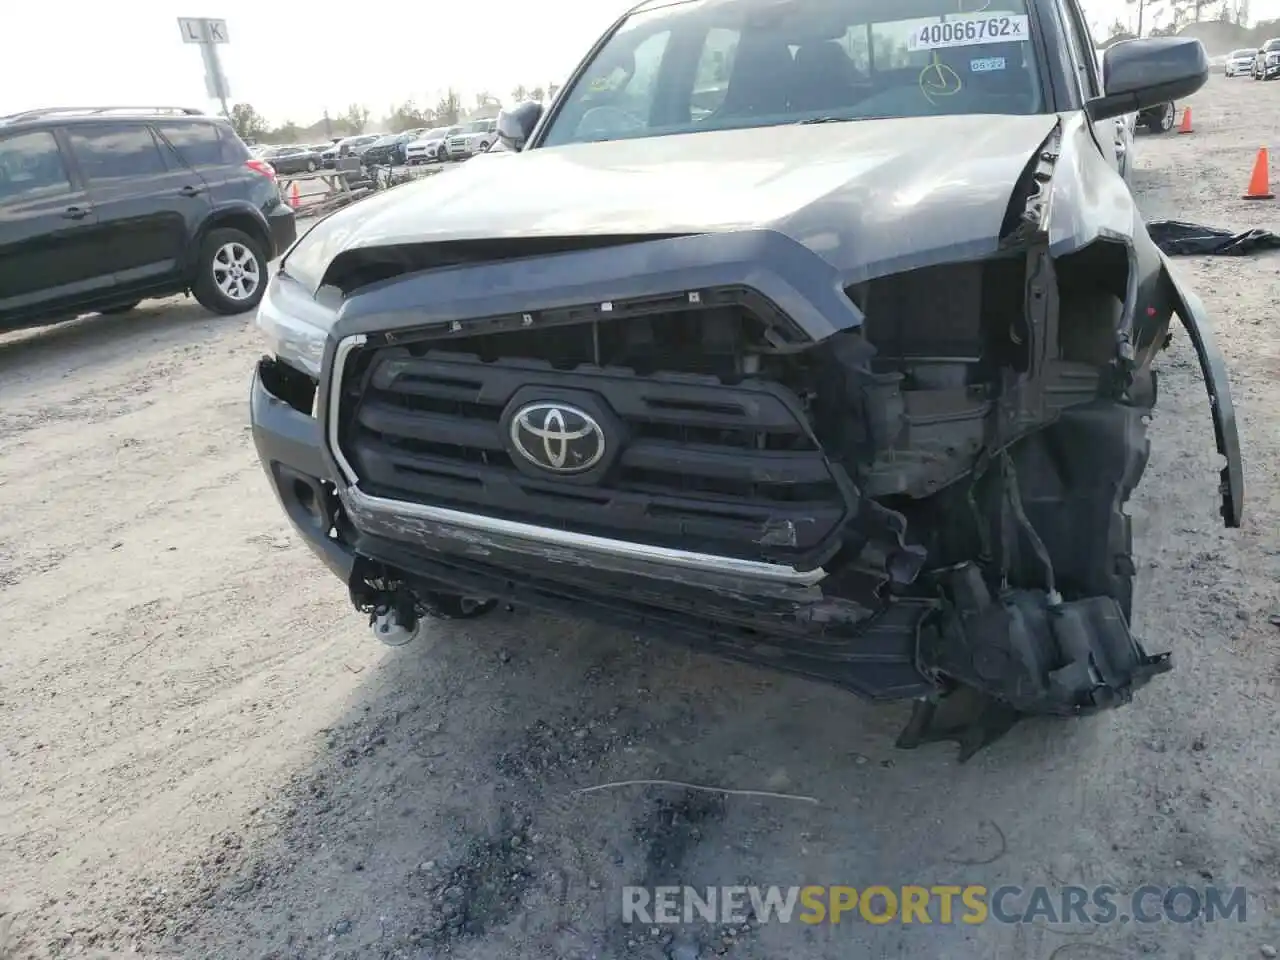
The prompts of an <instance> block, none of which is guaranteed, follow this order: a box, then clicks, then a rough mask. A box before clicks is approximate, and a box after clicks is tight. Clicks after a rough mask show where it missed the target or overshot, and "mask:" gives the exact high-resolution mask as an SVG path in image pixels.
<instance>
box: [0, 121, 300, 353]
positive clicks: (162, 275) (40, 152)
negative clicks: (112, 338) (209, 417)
mask: <svg viewBox="0 0 1280 960" xmlns="http://www.w3.org/2000/svg"><path fill="white" fill-rule="evenodd" d="M296 236H297V226H296V224H295V222H294V214H293V210H292V208H290V207H289V205H288V204H287V203H284V202H283V200H282V199H281V196H280V190H279V188H278V186H277V184H276V179H275V171H274V170H273V169H272V168H271V166H270V165H269V164H266V163H263V162H262V161H260V160H255V159H253V158H252V157H251V156H250V154H249V150H248V148H247V147H246V146H245V145H244V143H243V142H242V141H241V140H240V138H239V137H238V136H236V134H235V131H234V130H233V129H232V128H231V126H230V124H228V123H227V122H226V121H225V120H222V119H219V118H215V117H210V116H206V115H204V114H202V113H200V112H199V111H197V110H190V109H185V108H146V109H135V108H112V107H98V108H64V109H54V110H31V111H28V112H26V113H19V114H14V115H12V116H7V117H0V329H16V328H18V327H23V326H29V325H34V324H39V323H47V322H49V321H52V320H57V319H61V318H68V317H73V316H77V315H79V314H82V313H88V312H91V311H98V312H100V313H122V312H124V311H126V310H129V309H132V308H133V307H134V306H136V305H137V304H138V302H139V301H140V300H142V299H144V298H146V297H160V296H168V295H170V294H174V293H180V292H190V293H192V294H194V295H195V297H196V299H197V300H199V301H200V303H201V304H203V305H204V306H205V307H207V308H208V309H210V310H213V311H215V312H217V313H223V314H235V313H243V312H245V311H247V310H252V309H253V308H254V307H256V306H257V305H258V301H259V300H260V299H262V294H263V291H264V290H265V289H266V281H267V264H268V262H269V261H270V260H272V259H273V258H274V257H276V256H278V255H279V254H281V253H283V252H284V250H285V249H286V248H287V247H288V246H289V245H290V244H291V243H292V242H293V240H294V238H295V237H296Z"/></svg>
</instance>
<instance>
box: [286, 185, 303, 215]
mask: <svg viewBox="0 0 1280 960" xmlns="http://www.w3.org/2000/svg"><path fill="white" fill-rule="evenodd" d="M301 203H302V196H301V194H299V193H298V185H297V184H296V183H295V184H294V185H293V192H292V193H290V194H289V206H291V207H293V209H295V210H297V209H298V207H299V205H300V204H301Z"/></svg>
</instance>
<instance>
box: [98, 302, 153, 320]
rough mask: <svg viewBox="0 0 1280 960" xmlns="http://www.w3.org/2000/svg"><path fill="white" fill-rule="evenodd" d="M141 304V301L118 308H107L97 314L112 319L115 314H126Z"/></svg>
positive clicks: (124, 304) (123, 304)
mask: <svg viewBox="0 0 1280 960" xmlns="http://www.w3.org/2000/svg"><path fill="white" fill-rule="evenodd" d="M141 302H142V301H141V300H135V301H133V303H122V304H120V305H119V306H115V307H107V309H105V310H99V311H98V312H99V313H100V314H102V315H103V316H104V317H114V316H115V315H116V314H117V313H128V312H129V311H130V310H132V309H133V308H134V307H136V306H137V305H138V304H140V303H141Z"/></svg>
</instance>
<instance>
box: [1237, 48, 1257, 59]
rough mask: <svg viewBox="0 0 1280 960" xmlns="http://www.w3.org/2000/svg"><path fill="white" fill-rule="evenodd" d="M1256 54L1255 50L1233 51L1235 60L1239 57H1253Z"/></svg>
mask: <svg viewBox="0 0 1280 960" xmlns="http://www.w3.org/2000/svg"><path fill="white" fill-rule="evenodd" d="M1255 52H1256V51H1254V50H1232V51H1231V56H1232V58H1233V59H1234V58H1237V57H1252V56H1253V55H1254V53H1255Z"/></svg>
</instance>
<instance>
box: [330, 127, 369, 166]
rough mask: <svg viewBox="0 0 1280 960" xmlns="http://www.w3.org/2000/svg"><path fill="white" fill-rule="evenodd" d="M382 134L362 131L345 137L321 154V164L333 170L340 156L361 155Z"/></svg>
mask: <svg viewBox="0 0 1280 960" xmlns="http://www.w3.org/2000/svg"><path fill="white" fill-rule="evenodd" d="M380 136H381V134H378V133H361V134H357V135H356V136H354V137H344V138H343V139H341V140H339V141H338V142H337V143H335V144H334V145H333V146H332V147H330V148H329V149H328V150H326V151H324V153H322V154H320V166H322V167H324V168H325V169H326V170H332V169H333V167H334V166H335V164H336V163H337V161H338V158H339V157H352V156H359V155H360V151H361V150H363V149H364V148H365V147H367V146H369V145H370V144H372V143H373V142H374V141H375V140H377V139H378V138H379V137H380Z"/></svg>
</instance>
